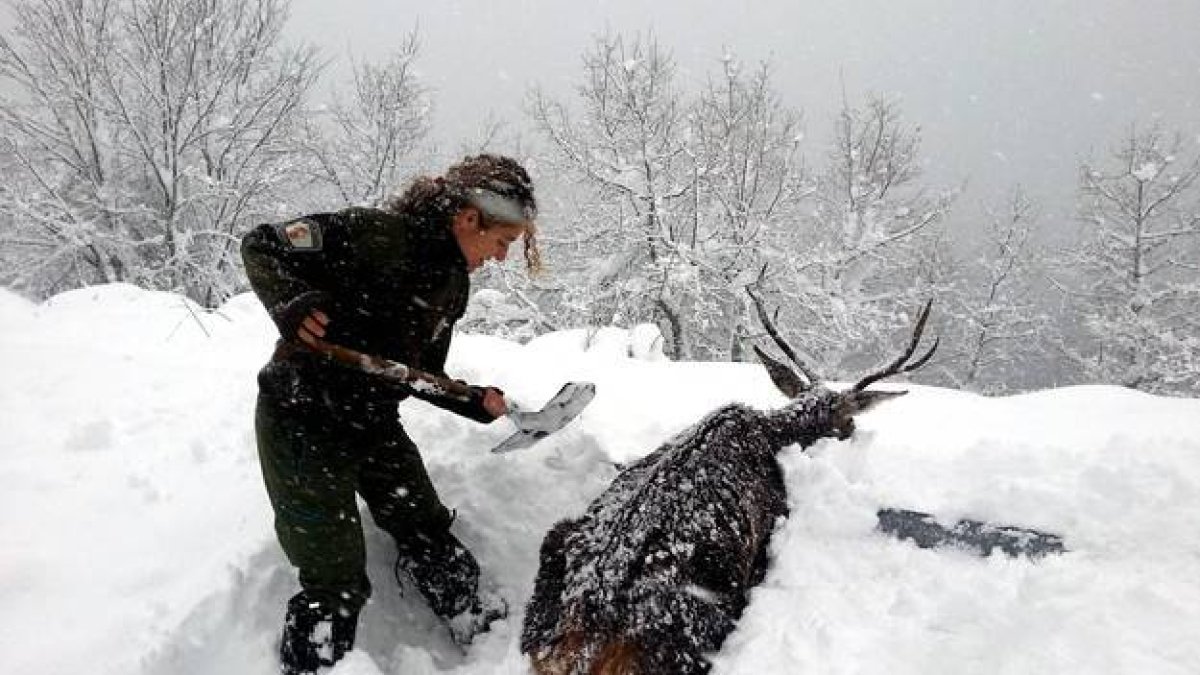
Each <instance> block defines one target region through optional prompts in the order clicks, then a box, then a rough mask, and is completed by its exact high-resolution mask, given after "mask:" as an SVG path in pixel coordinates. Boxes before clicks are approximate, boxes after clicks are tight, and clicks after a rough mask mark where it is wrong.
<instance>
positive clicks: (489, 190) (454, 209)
mask: <svg viewBox="0 0 1200 675" xmlns="http://www.w3.org/2000/svg"><path fill="white" fill-rule="evenodd" d="M388 208H390V209H392V210H394V211H402V212H407V213H425V214H429V215H433V216H435V217H436V216H442V217H444V218H445V219H447V220H448V221H449V224H450V228H451V230H452V231H453V232H454V236H455V238H456V239H457V240H458V243H459V246H460V247H461V248H462V249H463V255H464V256H465V257H466V258H467V263H468V266H469V267H470V269H471V270H474V269H476V268H477V267H478V266H479V265H482V264H483V263H484V262H486V261H487V260H492V259H494V260H504V258H505V256H506V254H507V249H508V246H509V245H511V244H512V243H513V242H515V241H516V240H517V239H521V238H524V243H525V251H524V252H525V264H526V267H528V268H529V270H530V271H531V272H536V271H538V270H539V269H540V268H541V262H540V256H539V253H538V248H537V240H536V235H537V226H536V225H535V223H534V220H535V219H536V217H537V200H536V199H535V198H534V195H533V182H532V181H531V180H530V179H529V174H528V172H526V171H525V168H524V167H522V166H521V165H520V164H519V163H517V161H516V160H514V159H512V158H510V157H504V156H502V155H487V154H484V155H476V156H473V157H466V158H464V159H463V160H462V161H460V162H458V163H457V164H455V165H453V166H451V167H450V168H449V169H447V171H446V173H445V175H443V176H440V177H438V178H428V177H422V178H418V179H417V180H416V181H414V182H413V184H412V185H411V186H409V188H408V190H406V191H405V192H404V194H403V195H401V196H400V197H399V198H397V199H394V200H393V201H392V202H391V203H389V204H388ZM501 246H503V248H500V247H501Z"/></svg>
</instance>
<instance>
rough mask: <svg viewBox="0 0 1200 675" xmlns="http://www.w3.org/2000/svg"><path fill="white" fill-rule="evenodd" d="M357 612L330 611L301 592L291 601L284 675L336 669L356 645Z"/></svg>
mask: <svg viewBox="0 0 1200 675" xmlns="http://www.w3.org/2000/svg"><path fill="white" fill-rule="evenodd" d="M357 627H358V612H357V611H340V612H339V611H328V610H325V609H323V608H322V606H321V603H320V602H317V601H314V600H313V599H312V598H309V597H308V596H307V595H306V594H305V593H303V592H301V593H298V594H296V595H295V596H293V597H292V599H291V600H289V601H288V608H287V618H286V619H284V622H283V638H282V640H281V642H280V645H279V658H280V673H282V675H310V674H311V673H316V672H317V670H318V669H320V668H321V667H322V666H332V665H333V664H334V663H337V662H338V661H339V660H341V658H342V656H344V655H345V654H346V652H348V651H350V649H351V648H352V647H353V645H354V634H355V632H357Z"/></svg>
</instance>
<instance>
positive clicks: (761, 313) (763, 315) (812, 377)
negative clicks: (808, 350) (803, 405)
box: [746, 267, 821, 389]
mask: <svg viewBox="0 0 1200 675" xmlns="http://www.w3.org/2000/svg"><path fill="white" fill-rule="evenodd" d="M763 269H764V271H765V269H766V268H765V267H764V268H763ZM746 295H749V296H750V299H751V300H753V301H754V309H755V311H756V312H757V313H758V320H759V322H760V323H762V325H763V328H765V329H766V330H767V334H768V335H770V336H771V339H772V340H774V341H775V344H776V345H777V346H778V347H779V349H780V351H782V352H783V353H784V355H786V356H787V357H788V358H789V359H791V361H792V363H794V364H796V367H797V368H799V369H800V372H801V373H803V374H804V377H805V378H806V379H807V380H808V383H807V386H806V387H805V388H806V389H807V388H809V387H812V386H814V385H815V384H817V383H818V382H820V381H821V378H820V377H819V376H818V375H817V373H816V371H814V370H813V369H812V368H810V367H808V365H807V364H805V363H804V362H803V361H801V360H800V357H798V356H796V352H795V350H793V349H792V347H791V345H789V344H788V343H786V342H784V341H783V338H782V337H780V335H779V331H777V330H775V323H774V322H773V321H771V317H769V316H767V310H766V308H764V307H763V304H762V300H760V299H759V297H758V295H756V294H755V293H754V290H753V289H751V288H750V287H749V286H747V287H746ZM754 351H755V353H757V354H758V355H759V359H762V358H763V356H764V354H763V353H762V350H760V349H758V348H757V347H755V348H754ZM764 363H766V361H764ZM768 370H769V368H768Z"/></svg>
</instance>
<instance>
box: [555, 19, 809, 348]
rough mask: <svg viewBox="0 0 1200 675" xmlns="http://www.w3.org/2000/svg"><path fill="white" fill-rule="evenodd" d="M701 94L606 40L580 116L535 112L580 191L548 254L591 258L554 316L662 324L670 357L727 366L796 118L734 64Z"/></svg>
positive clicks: (788, 181) (793, 168)
mask: <svg viewBox="0 0 1200 675" xmlns="http://www.w3.org/2000/svg"><path fill="white" fill-rule="evenodd" d="M722 64H723V67H722V71H721V73H720V74H719V76H718V77H716V78H714V80H713V81H712V82H710V83H709V85H708V87H707V88H706V89H704V90H703V91H700V92H698V93H689V92H687V91H686V90H684V89H681V88H680V86H679V84H678V83H677V82H676V79H675V69H674V66H673V63H672V61H671V57H670V55H669V54H668V53H666V52H665V51H664V50H662V49H661V48H660V47H659V46H658V44H657V43H656V42H654V41H653V40H652V39H642V38H631V39H626V38H621V37H616V38H614V37H604V38H600V39H598V40H597V42H596V43H595V45H594V46H593V48H592V50H591V51H590V52H589V53H588V54H586V55H585V57H584V71H585V77H584V82H583V84H582V85H581V86H580V88H579V93H580V108H581V110H580V112H579V113H578V116H576V115H573V114H572V113H571V112H570V111H569V110H568V106H567V105H566V104H564V103H563V102H560V101H556V100H552V99H550V98H549V97H548V96H546V95H544V94H542V93H540V92H535V93H534V95H533V97H532V103H531V111H532V114H533V118H534V120H535V122H536V123H537V125H538V127H539V128H540V129H541V130H542V131H543V133H544V134H545V135H546V137H547V138H549V139H550V141H551V143H552V145H553V147H554V148H555V150H556V151H557V159H556V162H557V164H556V166H557V167H561V169H562V173H563V174H564V175H569V176H571V177H573V178H574V179H575V181H576V183H575V191H574V192H573V194H572V198H573V199H574V200H575V202H574V203H572V204H571V205H570V207H569V209H568V212H569V213H568V215H567V218H566V221H567V223H569V225H568V226H567V227H565V228H560V229H564V230H566V231H567V232H568V233H569V234H567V235H566V236H559V237H558V238H557V240H555V241H552V242H551V243H552V244H554V251H553V252H552V256H551V257H561V258H563V259H566V260H586V261H587V262H588V265H587V268H588V270H589V272H588V273H587V274H586V276H584V277H582V278H573V279H571V280H570V282H568V283H565V284H564V286H565V290H564V292H563V293H562V294H561V296H562V297H561V299H560V302H559V303H558V306H559V307H560V308H561V311H565V312H566V313H568V314H575V315H576V316H578V317H581V318H582V319H584V320H585V321H586V322H588V323H591V324H594V325H607V324H610V323H614V324H617V325H624V326H631V325H634V324H636V323H642V322H654V323H657V324H658V325H659V326H660V327H661V328H662V330H663V333H664V335H665V336H667V345H668V347H667V352H668V353H669V354H670V355H671V356H672V357H674V358H717V359H724V358H729V356H730V354H731V352H732V351H733V350H734V349H735V345H736V342H737V340H736V337H735V336H736V335H737V334H738V330H737V325H738V323H739V322H740V320H741V317H742V316H743V315H744V310H743V307H742V305H743V302H742V300H741V299H740V297H739V296H740V290H741V287H742V286H743V285H744V284H745V283H746V282H747V279H752V278H753V275H754V274H755V273H757V270H758V268H759V266H760V264H761V262H760V261H761V255H760V248H761V244H762V242H763V241H765V239H764V237H765V233H766V232H767V230H769V229H770V228H772V227H777V226H778V225H779V223H780V222H781V219H782V218H784V217H785V214H786V208H787V206H788V205H790V204H791V203H792V202H794V198H795V195H796V186H797V184H798V182H799V181H798V176H799V175H800V163H799V162H798V161H797V159H796V151H797V143H798V140H799V115H798V114H797V113H795V112H793V111H791V110H788V109H787V108H786V107H785V106H783V105H782V104H781V103H780V101H779V98H778V96H777V95H776V94H775V92H774V91H773V89H772V86H771V81H770V74H769V69H768V68H767V67H766V66H763V67H761V68H759V69H758V70H756V71H754V72H752V73H750V74H747V73H745V72H743V71H742V69H741V68H740V67H739V66H738V64H737V62H736V60H735V59H734V58H733V57H732V56H727V57H726V58H724V59H723V60H722Z"/></svg>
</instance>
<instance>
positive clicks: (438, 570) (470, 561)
mask: <svg viewBox="0 0 1200 675" xmlns="http://www.w3.org/2000/svg"><path fill="white" fill-rule="evenodd" d="M401 571H403V572H406V573H407V574H408V576H409V578H411V579H412V581H413V585H415V586H416V587H417V590H419V591H421V594H422V595H424V596H425V600H426V601H427V602H428V603H429V607H430V608H431V609H432V610H433V611H434V613H436V614H437V615H438V616H441V617H442V618H443V619H445V620H446V623H447V625H448V626H449V628H450V633H451V635H452V636H453V637H454V640H455V641H456V642H458V643H459V644H464V645H465V644H469V643H470V642H471V640H472V639H474V637H475V636H476V635H478V634H479V633H482V632H484V631H487V630H488V629H489V628H490V627H491V623H492V622H493V621H495V620H497V619H503V618H505V617H506V616H508V603H507V602H505V601H504V598H502V597H500V596H499V595H498V594H496V593H494V592H491V591H490V590H489V591H487V592H483V593H481V592H480V589H479V563H477V562H476V561H475V556H473V555H471V552H470V551H468V550H467V548H466V547H465V546H463V545H462V543H461V542H460V541H459V540H458V538H457V537H455V536H454V535H453V534H451V533H450V532H449V531H444V532H440V533H435V534H432V535H430V534H425V535H418V536H416V537H412V538H410V539H408V540H406V541H405V542H404V543H403V544H402V545H401V548H400V556H399V558H398V559H397V560H396V574H397V578H399V574H400V572H401Z"/></svg>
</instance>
